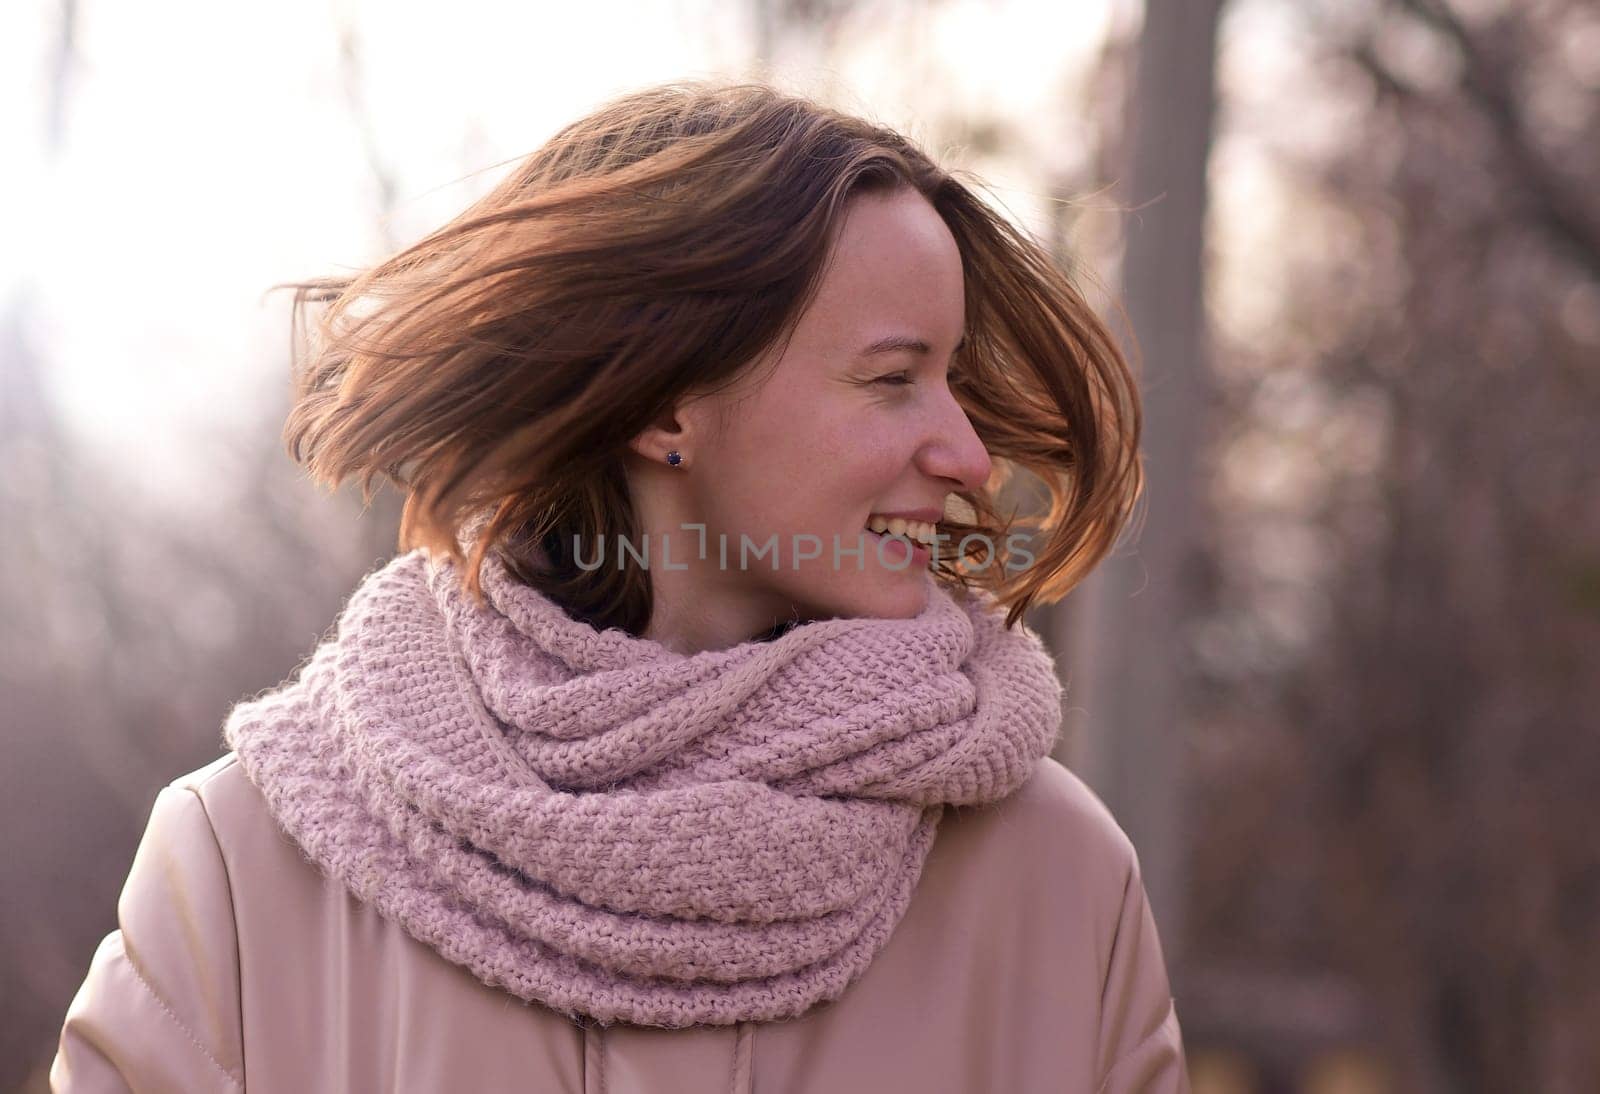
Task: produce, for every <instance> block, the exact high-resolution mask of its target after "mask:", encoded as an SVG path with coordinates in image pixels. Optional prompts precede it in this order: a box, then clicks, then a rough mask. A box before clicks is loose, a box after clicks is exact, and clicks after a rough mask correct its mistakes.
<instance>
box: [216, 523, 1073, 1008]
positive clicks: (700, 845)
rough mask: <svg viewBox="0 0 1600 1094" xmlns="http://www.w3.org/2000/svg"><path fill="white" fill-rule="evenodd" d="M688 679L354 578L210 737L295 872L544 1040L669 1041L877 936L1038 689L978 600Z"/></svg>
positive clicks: (821, 969) (392, 581)
mask: <svg viewBox="0 0 1600 1094" xmlns="http://www.w3.org/2000/svg"><path fill="white" fill-rule="evenodd" d="M927 580H928V584H929V586H930V596H929V598H928V603H927V607H926V608H925V609H924V610H923V611H922V613H921V614H919V615H918V616H916V617H915V618H912V619H879V618H855V619H825V620H817V621H814V622H811V623H807V624H804V625H801V626H798V627H795V628H793V629H792V630H790V631H788V632H787V633H785V634H783V635H781V636H780V637H778V638H776V639H773V640H770V641H766V642H760V641H753V640H752V641H748V642H744V643H741V644H740V645H738V646H735V647H733V648H731V649H725V650H716V651H706V652H703V653H699V654H695V655H693V656H685V655H681V654H677V653H674V652H672V651H670V650H668V649H667V648H666V647H664V646H662V645H660V644H659V643H656V642H652V641H649V640H646V639H642V638H635V637H633V636H631V635H629V634H627V633H626V632H625V631H622V630H620V629H616V628H611V629H607V630H604V631H598V630H596V629H595V628H594V627H592V626H590V625H588V624H586V623H583V622H581V621H578V620H575V619H573V618H572V617H570V616H569V615H567V613H566V612H565V611H563V610H562V609H561V608H560V607H559V606H557V605H556V604H555V603H553V602H552V601H550V600H549V599H547V598H546V597H544V596H542V595H541V594H540V593H539V592H537V591H536V590H534V589H532V588H531V587H529V586H527V585H526V584H523V583H522V582H520V581H518V580H516V579H515V578H514V577H513V576H511V575H510V574H509V573H508V572H507V571H506V569H505V568H504V565H503V564H502V563H501V562H500V561H499V560H498V559H497V558H496V557H495V556H494V555H493V554H492V553H491V554H490V555H489V556H488V557H487V558H486V559H485V562H484V569H483V585H484V591H485V593H486V595H487V598H488V606H487V607H480V606H479V605H477V604H475V603H473V602H472V600H471V599H470V598H469V597H468V596H467V595H466V593H465V592H464V591H462V590H461V588H460V586H459V575H458V571H457V568H456V567H455V565H454V564H453V563H451V562H450V561H449V560H448V559H444V560H439V561H435V560H433V559H432V558H430V556H428V555H427V554H426V553H425V552H423V551H422V550H420V549H418V550H414V551H411V552H410V553H407V554H404V555H401V556H399V557H397V558H395V559H394V560H393V561H392V562H390V563H389V564H388V565H386V566H384V567H383V568H381V569H379V570H376V571H374V572H373V573H371V574H370V575H368V576H367V577H366V578H365V579H364V580H363V581H362V582H361V584H360V585H359V586H358V587H357V589H356V590H355V592H354V593H353V594H352V595H351V597H350V599H349V602H348V603H347V604H346V606H345V609H344V611H343V612H342V614H341V615H340V618H339V621H338V628H337V631H336V634H335V635H334V637H331V638H328V639H326V640H325V641H324V642H323V643H322V644H321V645H319V646H318V647H317V648H316V650H315V652H314V653H313V654H312V655H311V657H310V658H309V660H308V661H307V662H305V663H304V665H303V666H302V667H301V669H300V670H299V672H298V673H297V674H296V676H295V677H293V678H292V679H291V680H289V681H287V682H285V683H284V684H283V685H281V686H280V687H279V688H277V689H275V690H273V691H270V692H268V693H265V694H263V695H261V696H259V697H256V698H254V699H251V700H247V701H242V702H240V703H238V704H237V705H235V706H234V707H233V709H232V710H231V712H230V713H229V715H228V719H227V723H226V727H225V729H224V737H225V739H226V741H227V743H228V745H229V746H230V747H231V748H232V749H233V750H234V751H235V752H236V753H237V754H238V757H239V760H240V762H241V763H242V765H243V767H244V770H245V772H246V774H247V775H248V776H249V778H250V780H251V781H252V782H253V783H254V784H255V785H256V786H257V787H259V788H260V790H261V792H262V794H263V796H264V798H265V800H266V803H267V806H268V808H269V810H270V811H271V813H272V815H273V817H274V818H275V819H276V821H277V823H278V824H279V825H280V826H281V827H282V828H283V829H284V831H286V832H287V833H288V834H289V835H290V836H291V837H292V838H293V839H294V840H295V842H296V843H298V844H299V846H300V847H301V848H302V849H303V851H304V852H305V853H306V854H307V855H308V856H309V857H310V858H311V860H312V861H313V862H315V863H316V864H317V866H318V867H319V868H320V869H322V870H323V871H325V872H326V873H327V874H328V875H330V876H332V877H334V878H337V879H338V880H339V881H340V882H342V883H343V884H344V885H345V886H346V887H347V888H348V889H349V890H350V891H351V892H352V893H354V894H355V896H356V897H357V898H358V899H360V900H362V901H364V902H366V903H369V904H371V905H372V906H373V907H375V908H376V909H377V910H378V911H379V912H380V913H381V914H382V915H384V916H385V917H387V918H390V919H392V920H393V921H394V922H396V923H397V924H399V925H400V926H401V927H402V928H403V929H405V930H406V931H407V932H408V933H410V934H411V935H412V936H414V937H415V938H417V939H419V940H420V941H422V942H423V943H425V944H427V945H428V946H430V947H432V948H433V949H435V950H436V951H438V952H439V953H440V954H441V955H443V956H444V957H445V958H446V959H448V960H450V961H452V962H455V963H456V964H459V965H463V966H465V967H466V968H467V969H469V970H471V972H472V973H474V974H475V975H476V976H477V977H479V978H480V979H482V980H483V981H485V982H486V983H488V984H491V985H494V986H496V987H499V988H502V989H504V990H506V991H508V992H510V993H512V994H514V995H516V996H519V997H520V998H522V999H526V1000H530V1001H537V1002H540V1003H543V1004H545V1005H547V1006H550V1007H553V1008H555V1009H557V1010H559V1011H562V1012H563V1013H566V1014H567V1015H569V1016H570V1017H574V1018H576V1017H578V1016H580V1015H586V1016H588V1017H589V1018H592V1019H594V1020H596V1021H598V1022H601V1023H609V1022H613V1021H625V1022H630V1023H633V1024H636V1025H646V1026H659V1027H666V1028H677V1027H682V1026H688V1025H695V1024H711V1025H725V1024H730V1023H733V1022H737V1021H745V1020H749V1021H767V1020H773V1019H781V1018H790V1017H795V1016H798V1015H800V1014H801V1013H803V1012H805V1011H806V1010H808V1009H809V1008H811V1007H812V1006H813V1005H815V1004H817V1003H820V1002H824V1001H827V1000H832V999H836V998H837V997H838V996H840V995H841V994H843V992H844V990H845V988H846V987H848V986H849V984H850V983H851V982H852V981H853V980H854V979H856V978H857V977H858V976H859V975H860V974H861V973H863V972H864V971H865V970H866V968H867V965H868V963H869V962H870V961H871V960H872V958H873V956H874V955H875V954H876V953H877V952H878V951H879V950H880V949H882V947H883V946H884V944H885V943H886V942H887V941H888V939H889V935H890V933H891V932H892V931H893V930H894V928H895V925H896V924H897V923H898V922H899V921H900V919H901V917H902V916H903V915H904V914H905V911H906V908H907V906H908V904H909V903H910V901H911V895H912V890H913V889H914V888H915V886H916V883H917V879H918V877H919V876H920V874H921V872H922V867H923V863H924V861H925V859H926V858H927V855H928V852H929V850H930V848H931V847H932V844H933V839H934V835H935V831H936V829H937V826H938V822H939V818H940V815H941V813H942V810H943V807H944V805H945V804H980V803H987V802H992V801H995V800H998V799H1000V798H1002V797H1004V796H1006V795H1007V794H1010V793H1011V792H1013V791H1015V790H1016V789H1017V788H1018V787H1019V786H1021V785H1022V784H1023V783H1024V782H1025V781H1026V780H1027V778H1028V776H1029V775H1030V773H1031V772H1032V770H1033V767H1034V765H1035V762H1036V761H1037V759H1038V758H1039V757H1041V756H1043V755H1045V754H1046V753H1047V752H1048V751H1049V749H1050V746H1051V744H1052V743H1053V742H1054V740H1055V738H1056V735H1057V733H1058V731H1059V727H1060V723H1061V705H1060V704H1061V695H1062V689H1061V685H1060V683H1059V682H1058V680H1057V677H1056V673H1055V667H1054V664H1053V662H1052V660H1051V658H1050V656H1049V655H1048V653H1047V652H1046V650H1045V649H1044V647H1043V646H1042V645H1041V644H1040V642H1039V640H1038V638H1037V637H1036V636H1035V635H1034V634H1033V633H1032V632H1031V631H1029V630H1028V629H1027V628H1026V627H1024V626H1018V627H1017V628H1015V629H1013V630H1010V631H1007V630H1006V629H1005V628H1004V626H1003V625H1002V623H1003V618H1002V616H1003V613H1001V611H1000V609H999V608H998V606H997V605H996V604H995V603H994V601H993V598H992V597H991V596H990V595H989V594H987V593H984V592H979V591H974V592H971V593H965V592H962V591H961V590H959V589H956V590H947V589H946V588H945V587H944V586H942V585H939V584H938V583H936V582H935V581H934V580H933V579H932V577H931V576H930V577H928V579H927Z"/></svg>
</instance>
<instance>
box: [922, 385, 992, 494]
mask: <svg viewBox="0 0 1600 1094" xmlns="http://www.w3.org/2000/svg"><path fill="white" fill-rule="evenodd" d="M925 436H926V439H925V440H924V441H923V444H922V447H921V448H920V449H919V450H918V452H917V462H918V465H919V466H920V467H921V469H922V471H923V472H924V473H925V474H928V475H932V476H934V477H936V478H940V479H944V480H946V481H947V482H950V483H953V484H954V485H955V486H956V487H959V488H960V489H963V490H977V489H978V488H979V487H981V486H983V484H984V483H986V482H988V481H989V472H990V470H991V469H992V468H993V461H991V460H990V458H989V450H988V449H987V448H985V447H984V446H983V441H982V440H981V439H980V438H979V437H978V434H977V431H976V430H974V429H973V428H972V421H971V419H969V418H968V417H967V412H966V411H965V410H963V409H962V408H961V404H960V403H959V402H957V401H956V397H955V395H954V394H953V393H951V391H950V389H949V388H944V389H943V391H942V392H941V393H940V395H939V397H938V400H937V405H936V406H935V407H933V409H932V410H931V411H930V412H929V416H928V425H927V433H926V435H925Z"/></svg>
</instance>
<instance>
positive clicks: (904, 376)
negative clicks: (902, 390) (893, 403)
mask: <svg viewBox="0 0 1600 1094" xmlns="http://www.w3.org/2000/svg"><path fill="white" fill-rule="evenodd" d="M872 382H873V383H875V384H889V385H891V386H893V387H901V386H904V385H906V384H909V383H911V374H910V373H909V372H891V373H890V374H889V375H887V376H879V377H878V378H877V379H875V380H873V381H872Z"/></svg>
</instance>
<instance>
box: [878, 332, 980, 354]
mask: <svg viewBox="0 0 1600 1094" xmlns="http://www.w3.org/2000/svg"><path fill="white" fill-rule="evenodd" d="M966 345H967V336H966V335H965V334H962V336H961V341H959V342H957V343H956V352H957V353H960V352H961V351H962V350H963V349H965V348H966ZM899 350H910V351H911V352H912V353H919V354H921V355H922V356H924V357H926V356H927V355H928V354H930V353H932V352H933V347H932V346H930V345H928V343H926V342H924V341H923V340H922V339H920V338H908V337H906V336H905V335H903V334H891V335H889V336H888V337H887V338H880V339H878V340H877V341H876V342H873V343H872V344H871V345H869V346H867V347H866V348H865V349H863V350H862V351H861V352H860V353H858V354H856V356H857V357H875V356H877V355H878V354H880V353H895V352H897V351H899Z"/></svg>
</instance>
